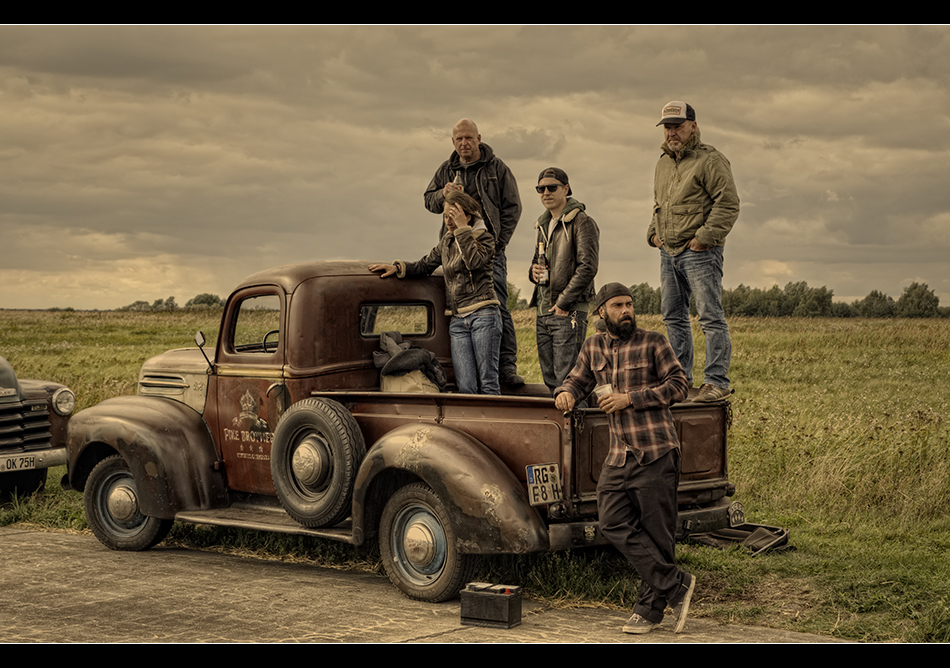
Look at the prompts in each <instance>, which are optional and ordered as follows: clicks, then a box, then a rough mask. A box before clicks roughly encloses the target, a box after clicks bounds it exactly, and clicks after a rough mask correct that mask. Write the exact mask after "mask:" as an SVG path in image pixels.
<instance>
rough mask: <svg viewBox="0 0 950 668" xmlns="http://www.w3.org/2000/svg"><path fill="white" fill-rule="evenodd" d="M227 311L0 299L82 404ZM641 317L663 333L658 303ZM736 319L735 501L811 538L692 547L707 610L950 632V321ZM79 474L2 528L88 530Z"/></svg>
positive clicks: (575, 563)
mask: <svg viewBox="0 0 950 668" xmlns="http://www.w3.org/2000/svg"><path fill="white" fill-rule="evenodd" d="M515 316H516V318H515V319H516V328H517V331H518V338H519V344H520V345H519V355H520V357H519V359H520V362H519V366H520V369H521V371H522V373H523V374H524V375H525V376H526V377H527V378H528V380H529V382H540V371H539V370H538V367H537V355H536V352H535V349H534V319H533V316H532V314H531V313H530V312H524V311H523V312H517V313H516V314H515ZM218 321H219V315H218V313H216V312H203V313H202V312H198V313H194V312H173V313H118V312H108V313H84V312H24V311H0V355H3V356H4V357H6V358H7V359H8V360H9V361H10V362H11V364H13V367H14V369H15V370H16V372H17V374H18V375H19V376H20V377H32V378H42V379H49V380H56V381H59V382H62V383H65V384H67V385H69V386H70V387H71V388H72V389H73V390H74V391H75V392H76V394H77V396H78V401H79V408H80V409H81V408H84V407H87V406H90V405H92V404H95V403H97V402H99V401H101V400H103V399H105V398H108V397H111V396H115V395H119V394H131V393H133V392H134V391H135V383H136V379H137V374H138V368H139V366H140V365H141V363H142V362H143V361H144V360H145V359H147V358H148V357H150V356H152V355H155V354H157V353H160V352H162V351H164V350H166V349H169V348H174V347H184V346H189V345H192V343H191V341H192V337H193V335H194V332H195V331H196V330H198V329H202V330H204V332H205V334H206V335H207V336H208V339H209V345H212V344H213V340H214V338H215V336H216V335H217V330H218V326H219V322H218ZM694 323H695V321H694ZM639 324H640V326H642V327H645V328H647V329H655V330H658V331H661V332H662V331H664V329H663V325H662V322H661V320H660V318H659V317H658V316H643V317H641V318H640V319H639ZM730 327H731V329H732V337H733V360H732V369H731V372H730V375H731V377H732V382H733V386H734V387H735V390H736V393H735V395H734V396H733V400H732V405H733V413H734V421H733V427H732V431H731V433H730V455H729V456H730V477H731V479H732V480H733V482H734V483H735V485H736V488H737V495H736V498H737V499H738V500H741V501H742V502H743V503H744V504H745V507H746V512H747V516H748V517H749V520H750V521H753V522H761V523H764V524H771V525H780V526H784V527H788V528H789V529H790V530H791V542H792V544H793V545H794V546H795V547H796V548H797V549H796V550H795V551H793V552H788V553H783V554H770V555H763V556H759V557H754V558H753V557H750V556H748V555H746V554H745V553H743V552H740V551H738V550H732V551H720V550H715V549H712V548H706V547H698V546H689V545H681V546H679V547H678V549H677V558H678V559H679V560H680V561H681V562H682V564H683V567H684V568H686V569H687V570H690V571H691V572H693V573H695V574H696V575H697V577H698V586H697V593H696V597H695V599H694V601H695V602H694V608H693V610H695V614H697V615H703V616H707V617H712V618H716V619H721V620H723V621H731V622H742V623H750V624H751V623H754V624H762V625H769V626H775V627H782V628H787V629H791V630H797V631H805V632H812V633H821V634H825V635H832V636H836V637H841V638H849V639H859V640H872V641H944V642H946V641H948V640H950V519H948V504H950V453H948V449H950V421H948V414H950V412H948V409H950V405H948V404H950V388H948V381H950V377H948V374H950V320H946V319H941V320H902V319H889V320H865V319H838V318H828V319H793V318H780V319H767V318H734V319H731V320H730ZM694 332H695V337H696V339H697V341H698V343H699V345H698V350H697V353H698V354H697V362H696V368H695V369H694V376H695V377H696V378H697V379H699V378H701V376H702V364H703V354H702V347H703V337H702V334H701V332H700V331H699V328H698V325H697V324H694ZM63 472H64V471H63V470H62V469H60V470H58V471H56V472H54V473H53V474H52V475H51V476H50V485H49V486H48V491H47V493H46V494H45V495H41V496H38V497H36V498H34V499H30V500H25V501H20V502H18V503H16V504H13V505H8V506H6V507H4V508H0V524H9V523H12V522H16V521H29V522H35V523H39V524H44V525H47V526H54V527H59V528H70V529H75V530H83V529H84V528H85V522H84V519H83V514H82V503H81V498H80V496H79V495H78V494H76V493H70V492H63V491H62V490H60V489H59V488H58V485H57V483H56V481H57V480H58V479H59V477H61V475H62V473H63ZM171 540H174V541H178V542H180V543H182V544H185V545H188V546H191V547H195V548H206V549H208V548H210V549H241V550H254V551H256V552H258V553H263V554H266V555H269V556H272V557H274V558H284V559H301V560H314V561H318V562H320V563H324V564H326V563H334V564H343V565H353V564H358V565H359V566H361V567H365V568H374V569H376V570H377V571H378V570H379V565H378V558H377V557H376V555H374V554H373V553H372V552H371V551H368V550H356V549H354V548H350V547H348V546H344V545H339V544H334V543H329V542H327V543H324V542H322V541H314V540H305V539H291V538H286V539H285V538H280V539H277V538H275V537H274V536H269V535H264V534H255V533H253V532H240V531H228V530H218V529H205V528H198V527H192V526H176V528H175V530H174V531H173V533H172V536H171ZM483 575H484V576H485V577H486V578H492V579H494V580H496V581H505V582H518V583H521V584H522V585H524V586H525V587H526V588H527V592H528V594H529V595H531V596H538V597H545V598H546V599H548V600H550V601H555V602H563V603H569V604H578V605H611V606H629V605H630V604H631V601H632V599H633V597H634V595H635V592H636V588H637V579H636V575H635V573H633V571H632V570H631V569H630V568H629V567H628V566H627V565H626V564H625V563H624V562H622V561H621V560H620V559H618V558H617V555H616V553H614V552H613V551H612V550H609V549H598V550H583V551H576V552H571V553H549V554H542V555H532V556H528V557H517V558H516V557H499V558H493V559H488V560H486V564H485V572H484V573H483ZM691 614H692V613H691Z"/></svg>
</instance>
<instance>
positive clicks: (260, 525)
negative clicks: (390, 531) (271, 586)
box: [175, 505, 357, 545]
mask: <svg viewBox="0 0 950 668" xmlns="http://www.w3.org/2000/svg"><path fill="white" fill-rule="evenodd" d="M175 519H176V520H178V521H181V522H191V523H192V524H211V525H214V526H222V527H232V528H234V529H250V530H252V531H276V532H278V533H289V534H295V535H298V536H312V537H314V538H328V539H330V540H335V541H340V542H344V543H350V544H351V545H356V544H357V542H356V540H355V539H354V537H353V531H352V527H351V522H350V520H346V521H345V522H342V523H340V524H337V525H336V526H333V527H325V528H320V529H310V528H308V527H305V526H303V525H302V524H299V523H297V521H296V520H294V519H293V518H292V517H291V516H290V515H288V514H287V513H286V512H284V511H283V510H281V509H275V508H267V507H260V506H243V507H242V506H237V505H235V506H231V507H229V508H216V509H214V510H190V511H187V512H183V513H178V514H176V515H175Z"/></svg>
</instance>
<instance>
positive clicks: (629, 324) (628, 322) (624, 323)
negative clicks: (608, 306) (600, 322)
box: [604, 315, 637, 341]
mask: <svg viewBox="0 0 950 668" xmlns="http://www.w3.org/2000/svg"><path fill="white" fill-rule="evenodd" d="M604 321H605V322H606V323H607V331H608V332H610V333H611V334H613V335H614V336H616V337H617V338H618V339H620V340H621V341H627V340H629V339H630V337H631V336H633V332H634V330H636V328H637V319H636V317H635V316H632V315H622V316H620V320H617V321H613V320H611V319H610V317H609V316H608V317H606V318H604Z"/></svg>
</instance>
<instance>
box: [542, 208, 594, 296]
mask: <svg viewBox="0 0 950 668" xmlns="http://www.w3.org/2000/svg"><path fill="white" fill-rule="evenodd" d="M584 208H585V207H584V205H583V204H582V203H581V202H578V201H577V200H576V199H574V198H573V197H571V198H568V200H567V206H565V207H564V211H563V212H561V218H560V220H558V221H557V223H555V224H554V229H553V230H551V229H549V230H548V235H549V239H548V242H547V243H546V244H545V247H546V248H547V253H546V256H547V259H548V270H549V271H550V287H551V303H552V305H553V304H557V306H558V307H559V308H561V309H564V310H565V311H566V310H569V309H570V308H571V307H572V306H573V305H574V304H576V303H577V302H589V301H590V300H591V299H593V298H594V277H595V276H596V275H597V263H598V256H599V254H600V230H599V229H598V227H597V223H596V222H594V219H593V218H591V217H590V216H588V215H587V214H586V213H585V212H584ZM550 220H551V212H550V211H545V212H544V213H543V214H541V217H540V218H538V222H537V223H535V225H534V228H535V229H536V230H537V234H538V241H544V233H543V232H542V231H541V225H542V224H543V223H544V222H545V221H547V222H549V223H550ZM537 263H538V250H537V244H535V251H534V259H533V260H532V264H537ZM528 280H530V281H531V282H532V283H534V282H535V280H534V275H533V274H532V272H531V270H530V269H528ZM537 303H538V288H537V286H535V288H534V294H533V295H532V296H531V306H537Z"/></svg>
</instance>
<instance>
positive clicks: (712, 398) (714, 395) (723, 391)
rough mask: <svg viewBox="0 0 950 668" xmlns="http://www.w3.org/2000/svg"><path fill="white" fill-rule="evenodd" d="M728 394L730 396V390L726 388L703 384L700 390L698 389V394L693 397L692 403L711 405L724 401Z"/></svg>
mask: <svg viewBox="0 0 950 668" xmlns="http://www.w3.org/2000/svg"><path fill="white" fill-rule="evenodd" d="M730 394H732V390H731V389H729V388H728V387H719V386H717V385H710V384H709V383H705V384H703V386H702V387H701V388H699V393H698V394H697V395H696V396H695V397H693V403H694V404H711V403H714V402H716V401H721V400H722V399H725V398H726V397H728V396H729V395H730Z"/></svg>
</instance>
